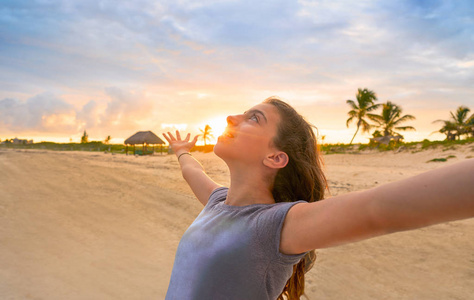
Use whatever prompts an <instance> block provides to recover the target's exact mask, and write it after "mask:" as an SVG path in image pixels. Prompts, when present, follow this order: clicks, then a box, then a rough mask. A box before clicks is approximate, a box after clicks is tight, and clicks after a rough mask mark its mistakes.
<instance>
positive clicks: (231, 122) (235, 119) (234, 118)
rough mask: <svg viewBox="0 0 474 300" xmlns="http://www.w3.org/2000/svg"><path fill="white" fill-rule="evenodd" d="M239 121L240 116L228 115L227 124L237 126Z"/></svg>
mask: <svg viewBox="0 0 474 300" xmlns="http://www.w3.org/2000/svg"><path fill="white" fill-rule="evenodd" d="M238 122H239V116H235V115H234V116H228V117H227V124H228V125H231V126H235V125H237V123H238Z"/></svg>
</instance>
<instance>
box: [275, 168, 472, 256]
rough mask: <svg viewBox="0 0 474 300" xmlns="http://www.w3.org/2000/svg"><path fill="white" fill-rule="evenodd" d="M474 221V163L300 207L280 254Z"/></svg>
mask: <svg viewBox="0 0 474 300" xmlns="http://www.w3.org/2000/svg"><path fill="white" fill-rule="evenodd" d="M471 217H474V159H470V160H467V161H463V162H461V163H457V164H454V165H451V166H446V167H442V168H439V169H436V170H432V171H429V172H425V173H422V174H420V175H417V176H414V177H411V178H408V179H405V180H401V181H397V182H393V183H388V184H385V185H381V186H379V187H376V188H373V189H369V190H365V191H361V192H354V193H349V194H346V195H341V196H336V197H333V198H330V199H326V200H323V201H319V202H315V203H304V204H296V205H295V206H294V207H293V208H292V209H290V211H289V213H288V215H287V218H286V219H285V224H284V227H283V230H282V239H281V243H280V251H281V252H283V253H287V254H296V253H301V252H305V251H308V250H311V249H317V248H325V247H330V246H336V245H340V244H344V243H348V242H354V241H358V240H363V239H367V238H371V237H374V236H377V235H382V234H387V233H391V232H396V231H403V230H410V229H415V228H420V227H424V226H428V225H433V224H437V223H442V222H447V221H453V220H458V219H466V218H471Z"/></svg>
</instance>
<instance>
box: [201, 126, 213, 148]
mask: <svg viewBox="0 0 474 300" xmlns="http://www.w3.org/2000/svg"><path fill="white" fill-rule="evenodd" d="M199 130H200V131H201V133H202V139H203V140H204V146H206V145H207V141H208V140H211V138H214V136H213V135H212V133H211V132H212V128H211V126H209V125H206V126H205V127H204V130H202V129H199Z"/></svg>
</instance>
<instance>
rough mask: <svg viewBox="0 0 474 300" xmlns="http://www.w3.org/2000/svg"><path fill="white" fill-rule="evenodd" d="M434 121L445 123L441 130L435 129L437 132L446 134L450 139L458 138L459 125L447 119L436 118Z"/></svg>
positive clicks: (447, 138)
mask: <svg viewBox="0 0 474 300" xmlns="http://www.w3.org/2000/svg"><path fill="white" fill-rule="evenodd" d="M433 123H443V124H444V125H443V127H441V129H440V130H438V131H434V132H432V133H435V132H440V133H444V134H446V140H448V141H454V140H455V139H456V129H457V126H456V124H454V123H453V122H451V121H446V120H436V121H434V122H433Z"/></svg>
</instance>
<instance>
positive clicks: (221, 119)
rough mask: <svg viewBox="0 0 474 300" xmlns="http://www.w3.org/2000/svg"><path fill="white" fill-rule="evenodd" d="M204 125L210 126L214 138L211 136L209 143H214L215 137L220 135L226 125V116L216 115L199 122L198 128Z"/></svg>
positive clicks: (202, 127)
mask: <svg viewBox="0 0 474 300" xmlns="http://www.w3.org/2000/svg"><path fill="white" fill-rule="evenodd" d="M206 125H209V126H211V134H212V135H213V136H214V138H211V140H210V143H211V144H215V143H216V142H217V138H218V137H219V136H220V135H222V134H223V133H224V131H225V128H226V127H227V116H223V115H222V116H217V117H214V118H212V119H208V120H206V121H204V122H203V123H201V124H199V129H202V130H204V127H206Z"/></svg>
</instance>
